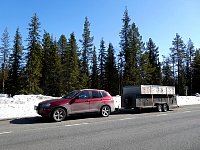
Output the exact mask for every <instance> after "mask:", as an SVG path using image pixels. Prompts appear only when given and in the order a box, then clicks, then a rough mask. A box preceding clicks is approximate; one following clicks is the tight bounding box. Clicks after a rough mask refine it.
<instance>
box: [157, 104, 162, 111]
mask: <svg viewBox="0 0 200 150" xmlns="http://www.w3.org/2000/svg"><path fill="white" fill-rule="evenodd" d="M157 111H158V112H162V105H160V104H158V105H157Z"/></svg>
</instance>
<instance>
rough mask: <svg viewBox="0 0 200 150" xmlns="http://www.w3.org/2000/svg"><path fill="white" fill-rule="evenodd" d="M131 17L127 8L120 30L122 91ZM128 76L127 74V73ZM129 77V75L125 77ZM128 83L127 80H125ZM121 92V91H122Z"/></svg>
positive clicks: (120, 84) (120, 85) (127, 55)
mask: <svg viewBox="0 0 200 150" xmlns="http://www.w3.org/2000/svg"><path fill="white" fill-rule="evenodd" d="M130 21H131V19H130V17H129V15H128V9H127V8H126V9H125V11H124V14H123V18H122V22H123V25H122V30H121V32H120V34H119V35H120V38H121V40H120V43H119V44H120V48H121V50H120V52H119V62H118V63H119V64H118V66H119V70H120V75H119V78H120V79H119V81H120V83H119V87H120V91H121V88H122V86H123V85H122V84H123V83H122V76H123V70H124V65H125V63H126V62H127V61H128V57H129V54H130V53H129V44H130V41H129V38H128V34H129V31H130ZM125 76H127V75H125ZM125 78H127V77H125ZM125 83H126V81H125ZM120 94H121V92H120Z"/></svg>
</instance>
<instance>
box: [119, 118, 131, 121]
mask: <svg viewBox="0 0 200 150" xmlns="http://www.w3.org/2000/svg"><path fill="white" fill-rule="evenodd" d="M130 119H134V118H122V119H119V120H121V121H123V120H130Z"/></svg>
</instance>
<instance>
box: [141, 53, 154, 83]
mask: <svg viewBox="0 0 200 150" xmlns="http://www.w3.org/2000/svg"><path fill="white" fill-rule="evenodd" d="M139 69H140V70H139V75H140V77H139V81H140V82H139V84H152V80H151V79H152V78H153V72H154V71H155V69H154V68H152V65H151V64H150V61H149V54H148V53H147V52H145V53H144V54H142V55H141V57H140V67H139Z"/></svg>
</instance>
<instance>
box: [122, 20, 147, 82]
mask: <svg viewBox="0 0 200 150" xmlns="http://www.w3.org/2000/svg"><path fill="white" fill-rule="evenodd" d="M128 39H129V40H128V41H129V48H128V50H127V51H126V55H127V58H126V59H125V60H126V62H125V70H124V83H125V84H126V85H127V84H128V85H139V84H142V83H144V81H143V78H144V77H143V75H144V71H145V70H143V68H144V66H142V65H145V64H146V63H145V62H147V61H146V60H143V62H142V61H141V60H142V59H144V58H145V57H144V55H143V53H144V43H143V42H142V36H141V35H140V33H139V30H138V27H137V26H136V25H135V23H132V25H131V27H130V29H129V33H128ZM145 55H146V54H145Z"/></svg>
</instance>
